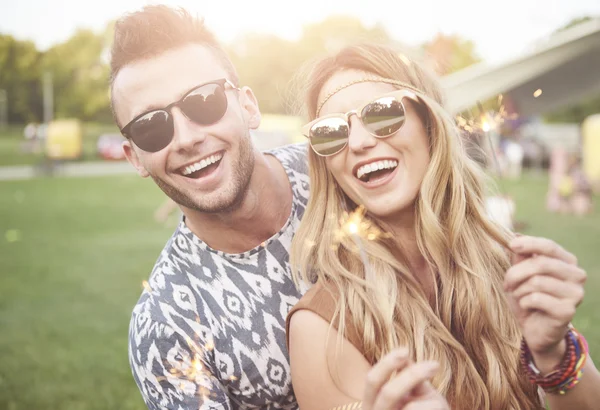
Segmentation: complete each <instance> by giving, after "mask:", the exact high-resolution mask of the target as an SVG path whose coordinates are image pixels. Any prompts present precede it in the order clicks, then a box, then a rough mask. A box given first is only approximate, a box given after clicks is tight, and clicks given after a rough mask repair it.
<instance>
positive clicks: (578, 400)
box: [505, 236, 600, 410]
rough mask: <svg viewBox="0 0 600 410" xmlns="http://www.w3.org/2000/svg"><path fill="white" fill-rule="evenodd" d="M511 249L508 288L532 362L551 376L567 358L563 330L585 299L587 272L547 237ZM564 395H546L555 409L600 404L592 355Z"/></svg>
mask: <svg viewBox="0 0 600 410" xmlns="http://www.w3.org/2000/svg"><path fill="white" fill-rule="evenodd" d="M511 249H512V250H513V251H514V252H515V254H516V257H515V259H514V264H513V266H512V267H511V268H510V269H509V270H508V272H507V273H506V277H505V289H506V291H507V293H508V299H509V303H510V305H511V309H512V311H513V313H514V314H515V317H516V319H517V322H518V323H519V327H520V329H521V332H522V333H523V337H524V339H525V342H526V343H527V346H528V349H529V351H530V354H531V358H532V359H533V363H534V364H535V366H536V367H537V368H538V369H539V370H540V372H541V374H542V375H547V374H549V373H550V372H551V371H552V370H553V369H554V368H555V367H557V366H559V365H560V364H561V362H562V361H563V357H564V356H565V353H566V351H567V343H566V339H565V334H566V333H567V331H568V330H569V326H570V323H571V322H572V320H573V317H574V316H575V313H576V310H577V307H578V306H579V304H580V303H581V302H582V300H583V297H584V283H585V281H586V278H587V275H586V273H585V271H584V270H583V269H581V268H580V267H579V266H578V265H577V258H576V257H575V255H573V254H572V253H570V252H568V251H567V250H565V249H563V248H562V247H561V246H560V245H558V244H556V243H554V242H553V241H550V240H548V239H545V238H536V237H528V236H521V237H517V238H515V239H514V240H513V241H512V242H511ZM586 354H587V353H586ZM575 370H577V368H575ZM575 373H576V372H575V371H573V374H575ZM573 374H570V375H569V374H567V375H566V376H569V377H571V376H573ZM565 380H566V381H568V380H569V379H565ZM565 393H566V394H564V395H560V394H556V393H547V394H546V400H547V402H548V404H549V405H550V408H551V409H552V410H570V409H577V410H593V409H598V408H600V374H599V373H598V370H597V369H596V367H595V366H594V364H593V363H592V360H591V359H590V358H589V357H588V358H587V361H586V363H585V366H584V368H583V375H582V377H581V379H580V380H579V383H578V384H576V385H575V386H573V387H572V388H570V389H568V390H567V391H566V392H565Z"/></svg>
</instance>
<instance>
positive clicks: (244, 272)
mask: <svg viewBox="0 0 600 410" xmlns="http://www.w3.org/2000/svg"><path fill="white" fill-rule="evenodd" d="M306 149H307V146H306V145H305V144H297V145H289V146H286V147H282V148H278V149H275V150H273V151H270V153H272V154H273V155H275V157H276V158H277V159H278V160H279V161H280V162H281V163H282V164H283V166H284V168H285V169H286V171H287V175H288V178H289V181H290V183H291V187H292V192H293V201H292V212H291V215H290V217H289V219H288V221H287V222H286V224H285V225H284V226H283V227H282V228H281V231H279V232H278V233H277V234H276V235H274V236H273V237H272V238H270V239H269V240H267V241H266V242H264V243H263V244H261V246H259V247H257V248H255V249H252V250H250V251H248V252H245V253H243V254H226V253H223V252H220V251H216V250H214V249H211V248H210V247H208V246H207V245H206V244H205V243H204V242H202V241H201V240H200V239H198V237H197V236H195V235H194V234H193V233H192V232H191V231H190V230H189V229H188V228H187V226H186V225H185V222H184V221H183V220H182V221H181V223H180V224H179V227H178V228H177V230H176V231H175V233H174V234H173V236H172V237H171V239H170V240H169V242H168V243H167V244H166V246H165V248H164V249H163V251H162V252H161V254H160V257H159V258H158V260H157V262H156V265H155V266H154V269H153V271H152V274H151V275H150V279H149V280H148V286H147V288H146V290H145V291H144V292H143V293H142V295H141V297H140V299H139V301H138V303H137V305H136V306H135V308H134V311H133V314H132V318H131V323H130V329H129V361H130V365H131V368H132V371H133V376H134V378H135V381H136V383H137V385H138V387H139V388H140V391H141V393H142V396H143V398H144V401H145V402H146V405H147V406H148V408H149V409H152V410H154V409H169V410H191V409H200V408H201V409H238V408H265V409H296V408H298V405H297V403H296V399H295V398H294V394H293V391H292V386H291V378H290V369H289V358H288V353H287V349H286V343H285V340H286V339H285V318H286V316H287V313H288V311H289V309H291V307H292V306H293V305H295V304H296V302H297V301H298V300H299V298H300V297H301V296H302V293H303V291H298V290H297V289H296V287H295V285H294V283H293V281H292V279H291V276H290V266H289V255H288V250H289V248H290V244H291V241H292V236H293V234H294V232H295V230H296V228H297V227H298V224H299V223H300V219H301V218H302V215H303V213H304V209H305V206H306V203H307V200H308V190H309V179H308V175H307V162H306Z"/></svg>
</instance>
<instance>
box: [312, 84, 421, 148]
mask: <svg viewBox="0 0 600 410" xmlns="http://www.w3.org/2000/svg"><path fill="white" fill-rule="evenodd" d="M404 97H408V98H410V99H411V100H414V101H416V102H419V99H418V97H417V95H416V94H415V93H413V92H411V91H408V90H398V91H394V92H392V93H388V94H385V95H383V96H381V97H378V98H376V99H375V100H373V101H370V102H368V103H366V104H363V105H362V106H361V107H359V108H358V109H356V110H352V111H348V112H347V113H345V114H343V113H339V114H329V115H325V116H323V117H319V118H317V119H315V120H313V121H311V122H309V123H308V124H306V125H305V126H304V127H302V134H303V135H304V136H305V137H307V138H308V139H309V141H310V146H311V147H312V149H313V151H315V153H316V154H318V155H320V156H322V157H329V156H331V155H335V154H337V153H339V152H341V151H342V150H343V149H344V148H345V147H346V145H348V138H349V136H350V116H351V115H353V114H355V115H356V116H357V117H358V119H359V120H360V122H361V123H362V125H363V127H365V129H367V130H368V131H369V133H370V134H372V135H373V136H375V137H377V138H385V137H389V136H390V135H392V134H394V133H395V132H397V131H398V130H399V129H400V128H401V127H402V125H404V122H405V118H406V109H405V108H404V104H403V103H402V99H403V98H404Z"/></svg>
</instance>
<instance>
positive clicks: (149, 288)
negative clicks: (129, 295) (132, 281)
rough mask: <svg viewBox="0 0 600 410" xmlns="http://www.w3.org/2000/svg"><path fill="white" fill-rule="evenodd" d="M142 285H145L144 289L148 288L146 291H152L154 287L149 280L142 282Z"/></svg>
mask: <svg viewBox="0 0 600 410" xmlns="http://www.w3.org/2000/svg"><path fill="white" fill-rule="evenodd" d="M142 286H143V287H144V289H146V292H149V293H152V288H151V287H150V284H149V283H148V281H147V280H145V281H143V282H142Z"/></svg>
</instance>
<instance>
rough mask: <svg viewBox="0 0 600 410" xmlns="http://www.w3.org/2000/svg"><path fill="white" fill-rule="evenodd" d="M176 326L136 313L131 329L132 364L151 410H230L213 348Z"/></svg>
mask: <svg viewBox="0 0 600 410" xmlns="http://www.w3.org/2000/svg"><path fill="white" fill-rule="evenodd" d="M205 346H206V344H205V342H203V341H200V340H196V341H193V340H189V338H186V337H184V336H182V335H181V334H179V333H178V332H177V331H175V330H174V329H173V328H172V327H170V326H168V325H166V324H164V323H159V322H155V321H153V320H152V319H151V318H149V317H148V316H147V315H144V314H140V315H138V314H134V315H133V316H132V319H131V325H130V330H129V362H130V366H131V370H132V372H133V377H134V379H135V382H136V384H137V386H138V388H139V389H140V392H141V393H142V397H143V399H144V401H145V403H146V406H148V409H150V410H192V409H193V410H198V409H201V410H212V409H219V410H221V409H223V410H230V409H231V408H232V407H231V403H230V401H229V399H228V397H227V394H226V388H224V387H223V385H222V383H221V382H220V380H219V378H218V377H217V376H216V375H218V373H217V371H216V366H215V362H214V358H213V354H212V351H211V350H210V348H207V347H205Z"/></svg>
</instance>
